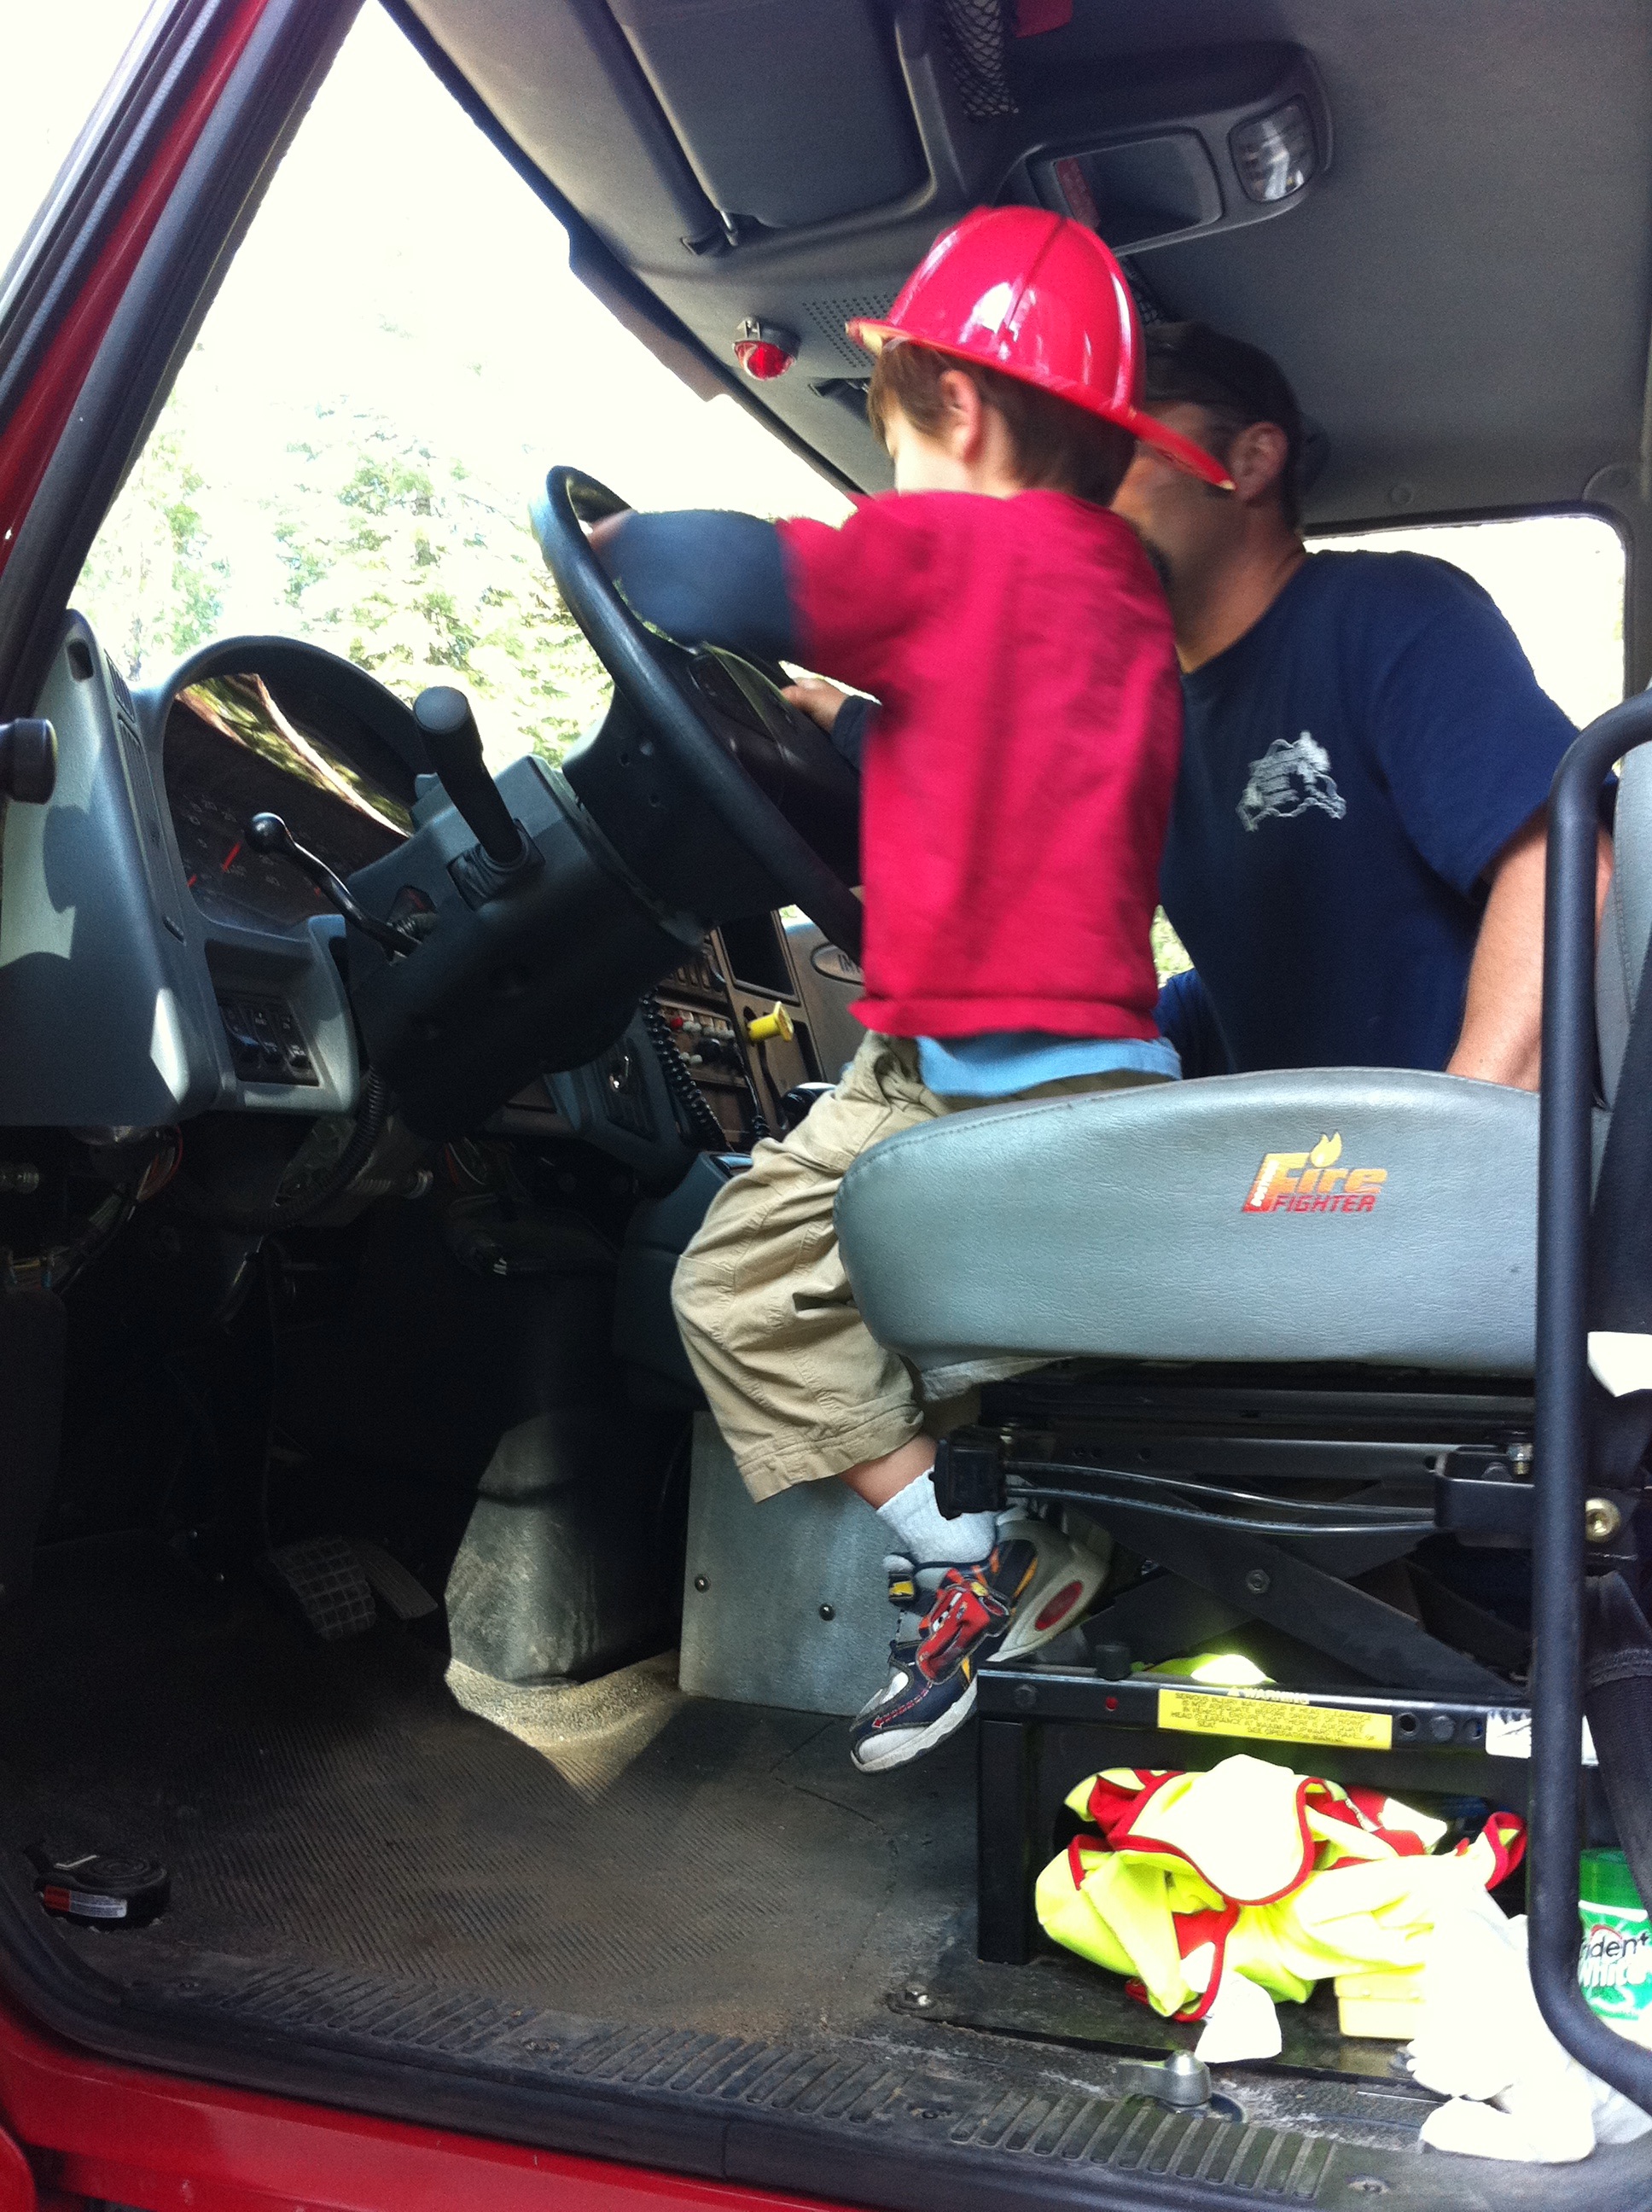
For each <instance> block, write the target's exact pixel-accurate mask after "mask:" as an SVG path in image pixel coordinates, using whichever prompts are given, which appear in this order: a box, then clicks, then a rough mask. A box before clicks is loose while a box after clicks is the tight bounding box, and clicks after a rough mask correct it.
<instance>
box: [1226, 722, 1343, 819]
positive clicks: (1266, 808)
mask: <svg viewBox="0 0 1652 2212" xmlns="http://www.w3.org/2000/svg"><path fill="white" fill-rule="evenodd" d="M1306 806H1318V807H1322V808H1323V809H1324V811H1325V812H1326V813H1327V814H1328V815H1329V816H1330V817H1331V819H1332V820H1333V822H1340V821H1341V819H1342V817H1343V816H1344V815H1345V813H1346V812H1347V811H1348V802H1347V801H1346V799H1344V797H1343V796H1342V793H1340V792H1339V790H1338V789H1337V787H1336V783H1335V781H1334V780H1333V776H1332V775H1331V756H1330V754H1329V753H1327V751H1326V750H1325V748H1324V746H1323V745H1316V744H1315V743H1314V733H1313V732H1312V731H1311V730H1304V731H1303V733H1302V735H1301V737H1299V738H1297V739H1296V741H1295V742H1294V744H1287V743H1286V741H1285V738H1274V740H1273V742H1272V744H1271V745H1270V746H1269V747H1268V749H1267V750H1266V752H1265V753H1264V754H1263V755H1262V757H1261V758H1260V760H1258V761H1252V763H1251V764H1250V781H1249V782H1248V783H1247V784H1246V786H1245V788H1244V791H1243V792H1242V794H1241V796H1240V800H1239V819H1240V820H1241V821H1242V823H1244V825H1245V827H1246V829H1254V828H1255V827H1256V824H1257V823H1259V822H1265V821H1266V819H1267V817H1268V816H1269V815H1270V814H1283V815H1284V816H1285V817H1286V818H1287V820H1288V819H1289V818H1290V817H1291V815H1293V814H1300V813H1301V812H1302V811H1303V808H1304V807H1306Z"/></svg>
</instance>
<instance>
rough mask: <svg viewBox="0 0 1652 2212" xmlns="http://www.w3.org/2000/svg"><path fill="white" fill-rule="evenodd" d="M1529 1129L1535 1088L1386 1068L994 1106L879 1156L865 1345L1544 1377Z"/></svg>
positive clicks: (949, 1363)
mask: <svg viewBox="0 0 1652 2212" xmlns="http://www.w3.org/2000/svg"><path fill="white" fill-rule="evenodd" d="M1282 987H1288V986H1286V985H1282ZM1537 1122H1538V1102H1537V1100H1536V1098H1535V1097H1533V1096H1530V1095H1529V1094H1527V1093H1526V1092H1524V1091H1506V1090H1503V1089H1502V1088H1500V1087H1499V1086H1497V1085H1493V1084H1487V1083H1467V1082H1463V1081H1461V1080H1459V1079H1456V1078H1455V1077H1452V1076H1446V1075H1431V1074H1421V1073H1412V1072H1411V1071H1409V1070H1403V1069H1400V1070H1396V1069H1389V1068H1333V1069H1303V1070H1292V1071H1288V1072H1285V1073H1275V1074H1266V1075H1235V1076H1223V1077H1218V1078H1214V1079H1211V1080H1208V1081H1205V1082H1197V1083H1177V1084H1163V1085H1148V1086H1145V1087H1143V1088H1141V1089H1138V1090H1128V1091H1097V1092H1090V1093H1086V1094H1084V1095H1081V1096H1079V1097H1071V1098H1051V1099H1045V1100H1040V1101H1037V1102H1035V1103H1022V1104H1017V1105H1005V1106H988V1107H982V1108H980V1109H975V1110H974V1111H971V1112H969V1113H963V1114H958V1115H952V1116H951V1117H950V1118H949V1119H947V1120H945V1121H935V1122H932V1123H929V1124H927V1125H926V1127H923V1128H920V1129H913V1130H909V1131H908V1132H907V1133H905V1134H903V1135H902V1136H898V1137H893V1138H891V1139H890V1140H889V1141H888V1142H887V1143H885V1144H882V1145H878V1146H875V1147H874V1148H873V1150H872V1151H871V1152H866V1153H865V1154H864V1155H863V1156H862V1157H861V1158H860V1159H859V1160H857V1161H856V1163H855V1164H854V1166H853V1168H852V1169H851V1170H850V1171H849V1174H848V1176H847V1177H846V1179H845V1181H844V1183H843V1188H842V1190H841V1193H840V1194H839V1198H838V1202H837V1224H838V1233H839V1236H840V1238H841V1243H842V1247H843V1252H844V1256H845V1259H846V1261H847V1266H848V1271H849V1277H850V1279H851V1281H852V1282H853V1285H854V1292H855V1297H856V1299H857V1301H858V1303H859V1307H860V1310H861V1312H862V1313H863V1314H864V1316H865V1319H866V1321H867V1323H868V1324H869V1326H870V1327H871V1328H872V1333H873V1334H874V1335H876V1336H877V1337H878V1338H879V1339H880V1340H882V1341H883V1342H884V1343H885V1344H888V1345H890V1346H893V1347H894V1348H895V1349H896V1350H897V1351H899V1352H902V1354H903V1355H904V1356H905V1357H906V1358H909V1359H911V1360H912V1361H913V1362H914V1364H916V1365H917V1366H918V1367H920V1369H923V1370H946V1369H951V1368H959V1367H968V1366H969V1364H971V1363H973V1362H977V1361H981V1360H984V1359H989V1358H993V1356H994V1355H1005V1354H1029V1355H1030V1354H1042V1355H1044V1356H1045V1357H1047V1358H1052V1359H1054V1358H1071V1357H1075V1356H1090V1357H1095V1358H1120V1359H1172V1360H1191V1359H1200V1360H1254V1361H1270V1362H1272V1361H1281V1360H1290V1361H1296V1360H1336V1361H1348V1360H1354V1361H1364V1362H1370V1363H1372V1364H1382V1365H1393V1366H1403V1367H1423V1368H1430V1369H1436V1370H1444V1371H1448V1372H1456V1373H1460V1374H1487V1375H1491V1374H1529V1373H1530V1372H1531V1370H1532V1366H1533V1328H1534V1280H1535V1274H1536V1265H1537ZM1309 1179H1311V1182H1310V1181H1309Z"/></svg>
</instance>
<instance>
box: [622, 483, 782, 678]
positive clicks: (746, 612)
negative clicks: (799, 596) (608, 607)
mask: <svg viewBox="0 0 1652 2212" xmlns="http://www.w3.org/2000/svg"><path fill="white" fill-rule="evenodd" d="M591 547H592V551H593V552H594V553H595V554H596V556H597V558H598V560H599V561H600V562H602V564H603V566H604V568H606V569H607V571H608V573H609V574H610V576H611V577H612V578H613V579H614V580H615V582H616V584H617V585H618V586H620V588H621V590H622V591H623V592H624V593H625V596H626V598H627V599H629V601H630V603H631V605H632V607H633V608H634V609H635V611H636V612H637V613H638V614H640V615H641V617H643V619H644V621H645V622H651V623H653V625H654V627H655V629H663V630H664V631H665V634H666V635H667V636H668V637H675V638H680V639H681V640H682V641H683V643H684V644H688V645H701V644H709V645H725V646H728V647H732V650H733V651H734V652H736V653H756V654H758V655H760V656H761V657H762V658H763V659H771V660H781V659H791V658H792V656H793V653H795V651H796V647H795V645H794V643H793V629H794V619H793V608H792V602H791V597H790V594H789V592H788V591H787V580H786V568H785V564H784V562H783V561H782V558H781V555H780V532H779V531H777V530H776V529H775V527H774V524H773V523H772V522H760V521H759V520H757V518H756V515H752V514H726V513H722V512H721V511H720V510H717V509H713V510H708V511H699V510H695V511H690V512H688V513H681V514H611V515H608V516H606V517H605V518H604V520H602V521H601V522H599V523H598V524H597V525H596V526H595V527H594V528H593V530H592V532H591Z"/></svg>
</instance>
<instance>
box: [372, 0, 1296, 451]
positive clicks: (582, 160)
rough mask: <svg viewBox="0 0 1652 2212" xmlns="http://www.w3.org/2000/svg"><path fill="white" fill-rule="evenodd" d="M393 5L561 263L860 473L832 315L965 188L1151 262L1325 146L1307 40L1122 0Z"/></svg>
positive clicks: (1285, 199)
mask: <svg viewBox="0 0 1652 2212" xmlns="http://www.w3.org/2000/svg"><path fill="white" fill-rule="evenodd" d="M406 4H408V5H410V6H411V7H413V8H416V11H417V15H418V17H419V19H420V21H421V23H422V26H423V27H424V30H425V31H426V32H428V35H429V37H430V38H431V40H434V45H435V46H436V48H437V49H438V50H439V51H440V54H441V55H442V56H443V57H445V58H446V59H447V61H448V62H449V63H450V64H452V68H453V69H454V70H457V72H458V73H459V76H461V77H463V78H464V79H465V80H466V81H467V82H468V83H469V84H470V85H471V87H472V88H474V91H475V93H476V94H477V95H479V97H480V98H481V100H483V102H484V103H485V105H486V106H487V107H488V108H489V110H490V111H491V112H492V113H493V115H494V116H495V118H497V120H498V122H499V123H500V124H501V125H502V126H503V128H504V130H505V131H507V132H508V133H509V135H510V137H512V138H513V140H514V142H515V143H517V144H518V145H519V147H521V148H522V149H523V150H524V152H525V154H526V155H528V156H529V157H530V158H531V160H532V161H534V162H535V163H536V164H538V167H539V168H540V170H541V171H542V172H543V173H544V176H545V178H546V179H548V181H549V183H550V185H551V186H552V187H553V188H554V190H555V192H556V194H557V195H558V196H559V197H560V200H561V201H562V204H565V205H567V206H568V207H571V208H572V209H573V210H577V212H578V215H579V217H580V219H581V221H582V222H583V223H584V224H585V225H586V226H588V228H585V229H584V230H581V228H580V224H579V223H577V222H576V224H575V228H574V237H573V240H572V247H571V265H572V266H573V268H574V271H575V273H576V274H578V275H579V276H581V277H582V278H583V279H584V280H585V281H586V283H590V284H591V285H592V288H593V289H595V290H596V291H597V292H598V295H599V296H600V297H602V298H603V299H604V300H605V301H606V302H607V303H608V305H609V306H610V307H612V308H613V309H614V311H615V312H616V313H618V314H619V315H620V316H621V318H622V319H623V320H625V321H626V322H627V324H628V326H629V327H631V328H633V329H634V330H635V331H637V332H638V334H639V335H640V336H641V337H644V339H645V341H646V342H647V343H651V344H653V346H654V348H655V349H656V350H657V351H658V352H659V354H660V356H661V358H662V359H664V360H665V361H666V362H667V365H668V366H670V367H671V368H673V369H674V370H675V372H676V373H677V374H680V375H683V376H684V377H685V378H686V379H687V380H689V382H690V383H691V384H692V385H693V386H694V388H695V389H696V390H699V391H701V392H702V393H704V394H706V395H707V396H709V394H710V393H711V392H714V391H715V390H716V389H717V388H718V387H717V384H716V381H715V379H716V377H717V376H718V375H719V374H720V375H721V376H722V378H723V379H724V380H726V382H732V381H734V380H736V379H738V380H740V382H741V383H742V384H743V385H744V389H745V391H746V392H748V393H749V395H750V397H751V398H753V399H754V400H757V401H759V402H760V404H761V405H762V408H763V409H764V410H767V411H768V413H769V414H770V415H771V416H773V417H774V419H775V420H776V421H777V422H780V424H782V425H784V426H786V427H787V428H791V429H792V430H794V431H795V432H797V433H798V434H799V435H800V436H801V437H802V438H803V439H804V440H805V441H806V442H807V443H808V445H809V446H810V447H811V448H812V449H813V450H814V451H815V452H816V453H819V454H820V455H821V456H822V457H823V459H826V460H828V461H829V462H831V463H833V464H835V465H836V466H837V467H838V468H840V469H841V471H843V473H844V474H845V476H846V477H848V478H850V479H852V480H853V482H854V483H857V484H859V485H861V486H864V487H865V488H866V489H878V488H879V487H881V486H884V485H885V484H887V483H888V482H889V481H890V471H889V465H888V461H887V458H886V456H885V455H884V453H883V452H882V450H881V448H880V447H879V446H878V442H877V441H876V439H875V438H874V437H873V435H872V431H871V428H870V427H869V426H868V424H867V422H866V420H865V380H866V378H867V376H868V374H869V373H870V371H869V364H868V362H866V359H865V356H864V355H862V354H861V353H860V352H859V349H857V348H856V347H855V346H854V345H853V343H852V341H851V340H850V339H849V338H848V337H847V336H846V335H845V331H844V325H845V323H846V322H847V321H848V320H850V319H852V318H853V317H855V316H873V317H875V316H878V315H880V314H883V313H886V312H887V310H888V308H889V306H890V301H892V299H893V297H894V295H895V294H896V290H897V289H898V288H899V287H900V285H901V284H902V282H903V281H904V280H905V278H906V276H908V274H909V273H910V271H911V270H912V269H913V268H914V266H915V265H916V264H917V262H918V261H919V260H920V258H921V257H922V256H923V254H924V253H925V252H926V251H927V250H928V247H929V246H930V245H931V243H932V241H933V240H934V238H935V236H936V234H937V233H938V231H939V230H940V228H942V227H943V226H944V224H945V223H947V222H951V221H952V220H954V219H955V218H956V217H957V216H959V215H960V214H962V213H963V211H964V210H965V209H966V208H969V207H970V206H978V205H982V204H991V203H993V202H995V201H1011V202H1021V203H1024V204H1034V205H1041V204H1042V205H1043V206H1047V207H1049V208H1052V209H1054V210H1058V211H1060V212H1061V213H1063V214H1066V215H1069V216H1072V217H1074V218H1075V219H1076V220H1077V221H1078V222H1084V223H1087V224H1089V225H1090V226H1091V227H1093V228H1095V229H1096V230H1097V231H1098V232H1099V234H1101V235H1102V237H1103V238H1105V239H1106V240H1108V244H1109V245H1111V246H1113V247H1114V250H1115V251H1117V252H1121V253H1126V254H1129V255H1131V256H1136V255H1145V254H1146V253H1148V252H1160V251H1162V249H1163V248H1164V247H1167V246H1173V245H1176V244H1179V243H1181V242H1183V241H1187V240H1204V239H1206V238H1210V237H1212V236H1214V235H1215V234H1218V232H1226V231H1230V230H1239V229H1243V228H1250V227H1251V226H1254V224H1256V223H1258V222H1265V221H1266V220H1268V219H1269V218H1270V217H1272V216H1278V215H1281V214H1285V213H1287V212H1288V211H1289V210H1291V209H1292V208H1295V207H1297V206H1299V205H1301V204H1303V201H1304V200H1305V199H1306V198H1307V197H1309V196H1310V195H1311V194H1312V193H1313V192H1314V191H1315V190H1316V189H1317V188H1318V185H1319V184H1320V180H1321V179H1322V178H1323V177H1324V175H1325V174H1326V172H1327V169H1328V168H1329V167H1330V162H1331V154H1332V143H1331V116H1330V111H1329V108H1328V106H1327V100H1326V97H1325V93H1324V88H1323V86H1322V84H1321V80H1320V77H1319V75H1318V72H1317V71H1316V70H1315V65H1314V63H1313V61H1312V59H1311V58H1310V57H1309V54H1308V53H1307V52H1305V51H1304V50H1303V48H1302V47H1301V46H1297V45H1293V44H1287V43H1285V42H1284V41H1282V40H1256V41H1254V42H1252V43H1248V44H1242V45H1241V44H1233V43H1229V44H1225V45H1218V44H1215V43H1212V45H1211V46H1206V47H1203V48H1198V47H1195V48H1193V49H1191V50H1190V49H1189V48H1188V47H1187V45H1186V44H1185V43H1181V44H1178V43H1175V31H1174V29H1173V28H1171V27H1168V26H1166V27H1157V23H1156V16H1155V14H1154V11H1152V10H1150V9H1146V8H1145V7H1141V6H1130V7H1122V8H1121V6H1120V5H1119V4H1118V0H1072V5H1071V6H1070V7H1064V5H1063V4H1062V0H1020V4H1019V5H1017V0H810V4H809V5H808V6H806V7H800V6H799V5H798V4H797V0H560V4H559V5H558V6H557V7H556V8H554V9H546V8H544V7H543V6H539V5H537V4H535V0H406ZM1178 20H1181V19H1180V18H1179V19H1178ZM1237 20H1247V21H1254V20H1255V18H1254V17H1250V18H1242V19H1237ZM1211 21H1212V29H1213V30H1216V29H1217V28H1218V15H1216V14H1215V13H1213V14H1212V18H1211ZM1235 21H1236V16H1235V15H1234V13H1233V12H1231V11H1226V10H1224V11H1221V13H1220V17H1219V23H1220V27H1221V28H1230V27H1231V26H1232V25H1233V24H1234V23H1235ZM1156 36H1157V38H1159V39H1161V40H1163V42H1164V46H1165V47H1166V48H1167V49H1169V51H1160V52H1155V51H1153V41H1154V40H1155V37H1156ZM638 276H640V277H641V280H642V283H643V284H644V285H646V287H647V291H648V292H651V293H652V294H653V295H654V297H655V299H656V300H657V301H659V305H660V307H662V308H663V309H664V310H665V311H666V312H665V314H663V315H662V316H661V317H660V318H659V326H658V327H655V326H654V325H652V324H651V322H650V319H649V316H648V313H647V295H646V294H644V293H642V292H641V291H640V290H639V289H637V287H636V286H635V283H634V282H633V281H632V280H633V279H634V278H635V277H638ZM1188 304H1189V303H1187V302H1184V301H1178V300H1177V298H1176V295H1175V289H1171V291H1170V297H1169V306H1170V307H1171V308H1172V310H1174V309H1175V308H1176V307H1187V305H1188ZM673 317H674V318H676V319H677V320H676V325H673V324H672V320H671V319H672V318H673ZM682 325H686V327H687V330H688V331H689V332H691V333H692V334H693V337H695V339H697V340H698V342H699V345H700V347H701V349H703V351H701V352H695V351H692V350H691V349H689V347H688V346H686V345H684V344H683V342H682V337H681V330H680V326H682ZM737 345H738V346H739V347H740V349H741V351H740V352H739V354H738V355H737V353H736V350H735V349H736V347H737ZM737 361H738V362H741V363H742V364H744V369H745V372H746V374H744V376H742V375H741V372H740V370H739V369H738V368H737V367H736V363H737Z"/></svg>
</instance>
